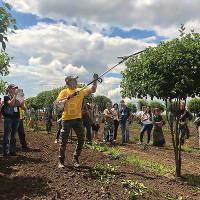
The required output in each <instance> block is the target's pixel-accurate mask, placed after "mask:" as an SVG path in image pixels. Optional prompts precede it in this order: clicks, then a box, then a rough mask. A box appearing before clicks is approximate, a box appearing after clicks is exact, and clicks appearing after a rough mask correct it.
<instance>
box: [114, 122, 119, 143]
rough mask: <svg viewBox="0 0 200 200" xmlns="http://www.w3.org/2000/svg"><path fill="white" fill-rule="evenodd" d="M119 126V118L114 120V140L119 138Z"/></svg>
mask: <svg viewBox="0 0 200 200" xmlns="http://www.w3.org/2000/svg"><path fill="white" fill-rule="evenodd" d="M118 127H119V121H118V120H114V140H116V139H117V130H118Z"/></svg>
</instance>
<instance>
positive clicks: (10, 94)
mask: <svg viewBox="0 0 200 200" xmlns="http://www.w3.org/2000/svg"><path fill="white" fill-rule="evenodd" d="M6 94H7V95H6V96H4V106H3V108H2V114H3V116H4V136H3V143H2V145H3V157H6V156H7V155H10V156H16V148H15V143H16V139H15V136H16V132H17V129H18V126H19V121H20V111H19V107H22V109H24V107H23V105H24V104H23V102H22V103H20V102H19V101H18V100H17V99H16V98H17V94H18V87H17V86H16V85H14V84H10V85H9V86H8V88H7V90H6ZM9 136H10V137H9ZM8 142H9V153H8V154H7V143H8Z"/></svg>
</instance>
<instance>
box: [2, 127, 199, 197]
mask: <svg viewBox="0 0 200 200" xmlns="http://www.w3.org/2000/svg"><path fill="white" fill-rule="evenodd" d="M53 130H55V128H54V129H53ZM138 133H139V132H138ZM138 133H132V134H135V135H136V134H138ZM2 135H3V133H0V142H2ZM132 136H133V135H132ZM26 137H27V141H28V144H29V150H28V151H27V152H23V151H22V150H21V147H20V144H19V141H18V138H17V156H16V157H8V158H3V157H2V156H0V200H21V199H22V200H32V199H33V200H46V199H47V200H55V199H63V200H79V199H80V200H84V199H92V200H93V199H94V200H100V199H109V200H111V199H113V200H114V199H116V200H123V199H124V200H126V199H129V194H128V192H127V191H126V188H124V187H123V185H122V181H123V180H132V181H133V182H135V181H137V182H139V183H143V184H144V185H145V186H146V187H147V188H148V190H147V189H146V190H145V192H144V194H143V196H138V197H137V198H136V199H141V200H142V199H144V200H146V199H154V200H160V199H167V198H166V197H165V196H166V195H167V194H169V195H170V196H171V197H176V196H182V197H183V199H190V200H197V199H200V196H199V193H198V192H197V190H198V187H200V186H198V185H197V186H191V185H189V184H188V182H187V181H184V180H182V179H181V180H175V179H174V178H167V177H165V176H161V175H156V174H155V173H154V172H151V171H149V170H146V169H143V168H140V167H137V166H135V165H132V164H129V163H127V162H122V161H121V160H118V159H108V157H107V156H106V155H105V154H104V153H101V152H96V151H94V150H91V149H89V148H85V149H83V152H82V154H81V156H80V163H81V167H80V168H75V167H73V164H72V154H73V152H74V150H75V145H76V142H73V143H72V144H71V143H69V144H68V146H67V150H66V157H67V158H66V161H65V166H66V167H65V168H64V169H58V148H59V144H54V140H55V137H54V136H53V135H48V134H44V133H43V134H41V133H35V132H28V131H27V132H26ZM119 142H120V139H119ZM120 149H121V150H122V151H123V152H124V153H125V154H130V155H137V156H140V157H142V158H144V159H149V160H154V161H156V162H160V163H165V164H166V165H174V161H173V160H174V159H173V151H172V150H168V149H165V148H155V147H149V148H148V149H147V150H146V151H144V150H142V149H141V146H139V145H136V144H127V145H126V146H122V147H120ZM0 154H1V155H2V147H1V146H0ZM199 157H200V156H199V154H198V153H183V173H184V174H193V175H195V176H196V177H197V178H199V177H198V175H199V172H200V170H199V165H198V161H199ZM97 165H98V166H105V167H108V166H113V167H116V168H117V169H116V170H114V171H113V172H109V173H107V174H104V176H102V177H100V176H99V174H100V175H102V168H101V167H98V166H97ZM95 166H96V168H95ZM107 175H108V177H106V176H107Z"/></svg>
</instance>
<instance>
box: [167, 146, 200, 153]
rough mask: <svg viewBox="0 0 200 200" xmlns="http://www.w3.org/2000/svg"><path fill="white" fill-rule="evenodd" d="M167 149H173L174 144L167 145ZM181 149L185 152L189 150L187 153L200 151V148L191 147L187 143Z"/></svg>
mask: <svg viewBox="0 0 200 200" xmlns="http://www.w3.org/2000/svg"><path fill="white" fill-rule="evenodd" d="M165 149H169V150H173V146H172V145H168V146H166V147H165ZM181 149H182V151H183V152H187V153H200V150H199V149H197V148H194V147H189V146H186V145H182V146H181Z"/></svg>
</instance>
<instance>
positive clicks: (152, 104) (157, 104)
mask: <svg viewBox="0 0 200 200" xmlns="http://www.w3.org/2000/svg"><path fill="white" fill-rule="evenodd" d="M148 105H149V106H150V107H151V110H152V111H153V110H154V109H155V108H159V109H160V110H162V111H165V106H164V105H163V104H162V103H160V102H158V101H155V100H154V101H150V102H149V103H148Z"/></svg>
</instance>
